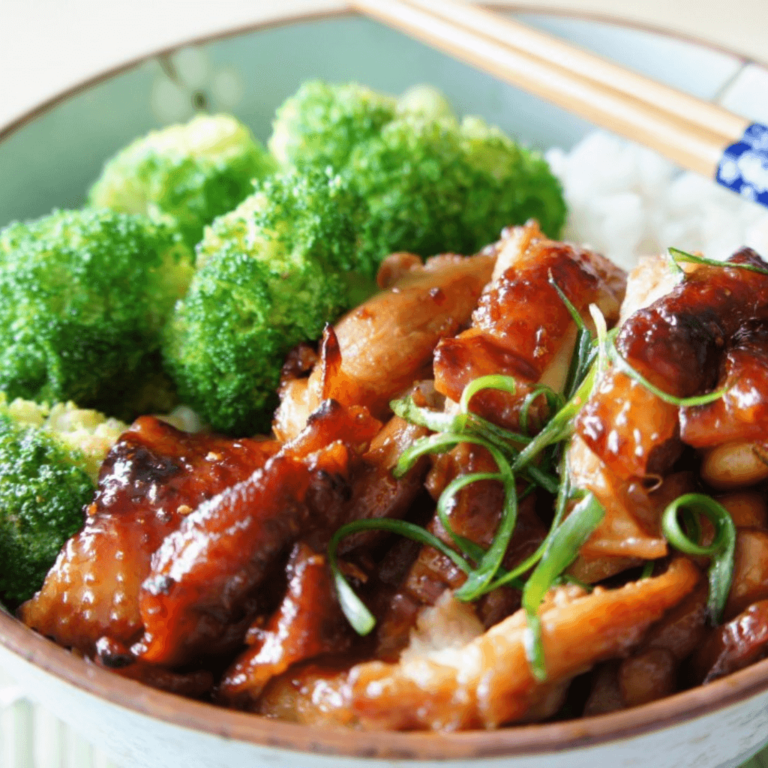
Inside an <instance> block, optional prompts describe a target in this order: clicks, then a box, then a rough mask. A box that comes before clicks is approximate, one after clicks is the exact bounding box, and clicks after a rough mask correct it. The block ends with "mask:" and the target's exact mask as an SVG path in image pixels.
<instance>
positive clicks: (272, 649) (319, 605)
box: [219, 543, 353, 709]
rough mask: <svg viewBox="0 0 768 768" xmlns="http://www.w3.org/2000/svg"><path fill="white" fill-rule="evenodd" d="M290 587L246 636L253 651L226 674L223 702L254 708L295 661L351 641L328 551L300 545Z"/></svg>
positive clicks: (337, 649)
mask: <svg viewBox="0 0 768 768" xmlns="http://www.w3.org/2000/svg"><path fill="white" fill-rule="evenodd" d="M287 571H288V589H287V590H286V594H285V597H284V598H283V601H282V603H281V605H280V607H279V608H278V610H277V611H276V612H275V613H274V614H273V615H272V616H271V617H270V618H269V620H268V621H267V622H266V624H265V623H264V622H262V621H260V620H259V621H258V622H257V623H255V624H254V625H253V626H252V627H251V628H250V629H249V631H248V634H247V635H246V642H247V643H248V644H249V646H250V647H249V649H248V650H247V651H245V652H244V653H243V654H241V655H240V656H239V657H238V659H237V660H236V661H235V663H234V664H233V665H232V666H231V667H230V668H229V669H228V670H227V671H226V672H225V674H224V677H223V678H222V680H221V683H220V686H219V697H220V700H221V701H222V702H223V703H226V704H228V705H230V706H236V707H238V708H240V709H244V708H251V707H253V705H254V704H255V702H256V701H257V700H258V697H259V696H260V695H261V693H262V691H263V690H264V688H265V686H266V685H267V683H269V681H270V680H271V679H272V678H273V677H276V676H278V675H280V674H282V673H283V672H285V670H287V669H288V668H289V667H290V666H291V665H293V664H296V663H298V662H301V661H305V660H306V659H311V658H314V657H316V656H320V655H323V654H330V653H337V654H338V653H342V652H344V651H345V650H347V649H348V648H349V647H350V645H351V643H352V639H353V638H352V634H353V633H352V630H351V628H350V626H349V624H348V623H347V620H346V619H345V618H344V615H343V614H342V612H341V609H340V608H339V605H338V602H337V600H336V592H335V588H334V586H333V580H332V577H331V574H330V570H329V569H328V564H327V562H326V559H325V557H324V556H323V555H320V554H317V553H315V552H313V551H312V549H311V548H310V547H308V546H307V545H306V544H304V543H300V544H297V545H296V546H295V547H294V549H293V552H292V553H291V558H290V560H289V561H288V567H287Z"/></svg>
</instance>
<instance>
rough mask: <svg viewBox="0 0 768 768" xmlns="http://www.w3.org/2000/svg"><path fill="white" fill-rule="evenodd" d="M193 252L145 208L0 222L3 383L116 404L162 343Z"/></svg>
mask: <svg viewBox="0 0 768 768" xmlns="http://www.w3.org/2000/svg"><path fill="white" fill-rule="evenodd" d="M191 262H192V257H191V254H190V253H189V251H188V249H187V248H186V246H184V245H183V244H182V243H181V242H180V241H179V237H178V235H176V234H174V233H172V232H171V231H169V230H168V229H167V228H166V227H162V226H158V225H155V224H153V223H152V222H150V221H149V220H148V219H147V218H146V217H143V216H129V215H127V214H121V213H113V212H111V211H104V210H102V211H94V210H85V211H54V212H53V213H52V214H50V215H48V216H45V217H43V218H41V219H38V220H36V221H31V222H26V223H14V224H11V225H9V226H8V227H7V228H6V229H4V230H2V231H1V232H0V390H3V391H4V392H5V393H6V394H7V395H8V397H9V398H11V399H13V398H16V397H23V398H26V399H29V400H36V401H38V402H41V401H49V402H57V401H67V400H74V401H75V402H78V403H80V404H82V405H83V406H93V407H98V408H99V409H100V410H104V411H106V412H108V413H112V414H117V413H118V411H117V407H118V405H119V404H122V403H123V402H124V401H125V399H126V398H127V397H128V396H129V395H130V394H133V393H134V392H135V391H136V389H137V387H138V384H137V381H138V380H139V379H140V378H141V376H140V374H143V372H144V371H146V370H147V369H148V368H149V367H150V361H151V359H152V356H153V354H155V353H157V352H158V350H159V347H160V333H161V329H162V327H163V325H164V324H165V321H166V320H167V317H168V315H169V314H170V312H171V310H172V308H173V305H174V303H175V302H176V300H177V299H178V298H180V297H181V296H182V295H183V294H184V292H185V290H186V287H187V285H188V283H189V280H190V279H191V275H192V263H191ZM120 415H123V414H122V413H120Z"/></svg>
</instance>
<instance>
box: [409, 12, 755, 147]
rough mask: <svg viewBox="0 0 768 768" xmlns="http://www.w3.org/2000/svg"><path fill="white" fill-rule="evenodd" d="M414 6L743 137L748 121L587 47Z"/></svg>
mask: <svg viewBox="0 0 768 768" xmlns="http://www.w3.org/2000/svg"><path fill="white" fill-rule="evenodd" d="M408 2H409V3H410V5H413V6H416V7H418V8H421V9H422V10H424V11H428V12H430V13H432V14H434V15H436V16H440V17H442V18H444V19H446V20H448V21H452V22H454V23H455V24H458V25H461V26H463V27H465V28H466V29H472V30H474V31H475V32H478V33H480V34H481V35H485V36H486V37H489V38H491V39H493V40H496V41H497V42H500V43H502V44H504V45H508V46H510V47H512V48H515V49H517V50H519V51H521V52H524V53H528V54H530V55H531V56H535V57H537V58H539V59H543V60H544V61H547V62H549V63H551V64H553V65H556V66H558V67H560V69H563V70H566V71H570V72H573V73H574V74H575V75H580V76H582V77H585V78H587V79H589V80H592V81H594V82H596V83H599V84H600V85H603V86H605V87H607V88H612V89H614V90H617V91H621V92H622V93H624V94H626V95H627V96H630V97H631V98H635V99H639V100H640V101H644V102H646V103H647V104H651V105H655V106H656V107H658V108H659V109H662V110H664V111H666V112H670V113H677V114H679V115H684V116H685V118H686V119H687V120H688V121H689V122H693V123H698V124H700V125H707V126H708V127H709V128H710V129H712V130H713V131H715V132H717V133H722V134H723V136H724V137H726V138H728V137H734V136H741V135H742V134H743V133H744V129H745V128H746V126H747V121H746V120H745V119H744V118H742V117H739V116H738V115H734V114H733V113H732V112H729V111H728V110H726V109H724V108H723V107H721V106H719V105H717V104H712V103H711V102H708V101H703V100H702V99H698V98H696V97H695V96H691V95H689V94H687V93H685V92H684V91H680V90H678V89H676V88H672V87H671V86H668V85H664V84H663V83H659V82H657V81H655V80H651V79H650V78H648V77H645V76H643V75H640V74H638V73H636V72H632V71H631V70H629V69H625V68H624V67H621V66H619V65H617V64H615V63H613V62H611V61H609V60H608V59H604V58H602V57H601V56H598V55H596V54H594V53H589V52H588V51H585V50H584V49H583V48H578V47H576V46H574V45H572V44H570V43H566V42H565V41H563V40H560V39H558V38H557V37H554V36H553V35H548V34H546V33H545V32H539V31H538V30H536V29H533V28H532V27H528V26H526V25H525V24H521V23H520V22H518V21H515V20H513V19H510V18H507V17H505V16H501V15H500V14H497V13H491V12H489V11H487V10H484V9H482V8H480V7H478V6H472V5H468V4H467V3H465V2H457V1H456V0H408Z"/></svg>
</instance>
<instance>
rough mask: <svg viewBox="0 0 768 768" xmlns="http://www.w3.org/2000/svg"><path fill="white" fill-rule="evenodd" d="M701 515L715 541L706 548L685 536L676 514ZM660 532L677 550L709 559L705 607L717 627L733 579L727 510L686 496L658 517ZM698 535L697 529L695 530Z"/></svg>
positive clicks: (732, 542)
mask: <svg viewBox="0 0 768 768" xmlns="http://www.w3.org/2000/svg"><path fill="white" fill-rule="evenodd" d="M680 510H683V511H684V512H691V513H694V514H695V515H704V516H705V517H706V518H708V519H709V521H710V522H711V523H712V525H713V526H714V528H715V538H714V539H713V540H712V543H711V544H709V545H708V546H704V545H702V544H700V543H699V538H700V537H699V535H698V533H697V538H696V540H693V539H691V538H690V536H688V535H687V534H686V533H685V532H684V531H683V529H682V527H681V525H680V519H679V517H678V512H679V511H680ZM661 530H662V531H663V533H664V536H665V537H666V539H667V541H668V542H669V543H670V544H671V545H672V546H673V547H674V548H675V549H677V550H679V551H680V552H682V553H683V554H686V555H692V556H694V557H709V558H710V563H709V573H708V576H709V599H708V601H707V608H708V611H709V615H710V618H711V620H712V622H713V623H715V624H717V623H719V621H720V617H721V616H722V613H723V608H725V603H726V601H727V600H728V592H729V591H730V589H731V581H732V580H733V559H734V552H735V550H736V526H735V524H734V522H733V518H732V517H731V515H730V514H729V512H728V510H727V509H726V508H725V507H724V506H723V505H722V504H720V503H718V502H717V501H715V500H714V499H713V498H712V497H711V496H707V495H705V494H703V493H686V494H684V495H683V496H679V497H678V498H677V499H675V500H674V501H673V502H672V503H671V504H669V505H668V506H667V508H666V509H665V510H664V513H663V514H662V516H661ZM699 533H700V529H699Z"/></svg>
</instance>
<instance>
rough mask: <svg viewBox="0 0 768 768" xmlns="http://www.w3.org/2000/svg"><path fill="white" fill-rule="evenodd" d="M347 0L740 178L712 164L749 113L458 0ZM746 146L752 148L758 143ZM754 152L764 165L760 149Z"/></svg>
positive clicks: (623, 131) (707, 168) (700, 167)
mask: <svg viewBox="0 0 768 768" xmlns="http://www.w3.org/2000/svg"><path fill="white" fill-rule="evenodd" d="M352 5H353V6H354V7H356V8H357V9H359V10H361V11H363V12H364V13H366V14H368V15H369V16H372V17H374V18H376V19H378V20H380V21H383V22H385V23H387V24H388V25H390V26H392V27H395V28H397V29H400V30H401V31H404V32H406V33H407V34H409V35H411V36H412V37H415V38H417V39H419V40H421V41H422V42H426V43H428V44H429V45H431V46H433V47H435V48H438V49H440V50H443V51H445V52H447V53H449V54H451V55H452V56H454V57H455V58H457V59H460V60H462V61H465V62H467V63H469V64H471V65H474V66H476V67H478V68H480V69H483V70H485V71H487V72H489V73H491V74H493V75H495V76H497V77H499V78H500V79H502V80H504V81H506V82H509V83H511V84H513V85H515V86H518V87H520V88H522V89H524V90H527V91H529V92H531V93H534V94H536V95H538V96H541V97H542V98H544V99H546V100H547V101H549V102H551V103H553V104H556V105H558V106H560V107H563V108H565V109H567V110H568V111H569V112H573V113H574V114H577V115H579V116H580V117H583V118H585V119H587V120H589V121H591V122H592V123H595V124H597V125H600V126H603V127H605V128H607V129H609V130H611V131H613V132H615V133H618V134H620V135H622V136H624V137H626V138H629V139H632V140H634V141H636V142H638V143H640V144H643V145H645V146H647V147H650V148H652V149H654V150H656V151H658V152H660V153H661V154H663V155H665V156H666V157H668V158H669V159H670V160H672V161H674V162H675V163H677V164H678V165H680V166H681V167H683V168H686V169H688V170H692V171H695V172H697V173H701V174H703V175H705V176H708V177H710V178H711V177H717V179H718V181H720V182H721V183H724V184H725V185H726V186H730V187H731V188H733V189H735V191H740V190H741V186H743V185H742V184H741V182H740V181H739V180H734V179H733V178H732V176H733V173H734V171H733V166H731V167H730V168H729V170H728V173H721V171H722V166H723V163H724V162H725V161H726V160H728V159H729V158H730V159H732V160H734V161H735V160H736V159H738V157H737V155H738V154H739V153H740V152H743V151H745V150H744V146H743V145H744V142H745V140H748V139H745V138H744V137H745V136H747V137H748V134H747V131H748V130H749V129H750V127H751V126H750V121H749V120H746V119H745V118H742V117H740V116H737V115H734V114H733V113H731V112H729V111H727V110H726V109H724V108H722V107H720V106H718V105H715V104H711V103H709V102H705V101H702V100H700V99H697V98H696V97H694V96H691V95H689V94H686V93H683V92H682V91H678V90H677V89H675V88H672V87H670V86H667V85H664V84H661V83H658V82H655V81H653V80H651V79H649V78H646V77H644V76H642V75H640V74H637V73H635V72H631V71H629V70H626V69H624V68H622V67H621V66H619V65H617V64H614V63H612V62H610V61H608V60H606V59H603V58H601V57H599V56H597V55H595V54H592V53H588V52H587V51H584V50H581V49H579V48H576V47H575V46H572V45H570V44H568V43H566V42H564V41H562V40H559V39H558V38H556V37H552V36H550V35H547V34H545V33H543V32H539V31H537V30H533V29H530V28H529V27H527V26H525V25H523V24H521V23H519V22H516V21H513V20H511V19H507V18H505V17H501V16H499V15H498V14H495V13H492V12H490V11H487V10H484V9H482V8H479V7H477V6H474V5H469V4H467V3H464V2H459V1H458V0H352ZM752 127H753V128H754V127H755V126H752ZM757 128H760V129H762V128H763V126H757ZM764 130H765V131H766V132H767V133H768V129H764ZM734 147H737V149H734ZM746 149H747V150H749V151H751V152H753V153H754V152H758V154H759V152H760V148H759V147H757V148H755V147H753V146H747V147H746ZM726 150H728V151H730V154H728V152H726ZM724 152H726V154H725V155H724ZM763 156H764V157H765V158H766V159H765V162H766V166H765V167H766V168H768V152H766V151H765V149H764V150H763ZM721 176H725V177H727V178H720V177H721ZM733 181H735V182H736V186H734V185H733V184H731V183H729V182H733ZM758 187H759V185H758ZM757 192H758V197H759V196H760V195H759V193H760V189H759V188H758V190H757ZM751 196H754V195H751ZM765 197H768V194H767V195H765ZM758 202H763V203H764V204H766V205H768V201H764V200H758Z"/></svg>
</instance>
